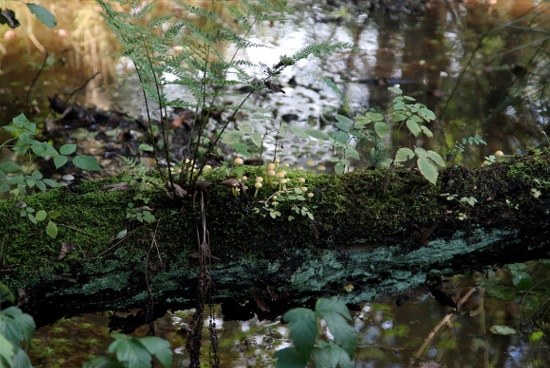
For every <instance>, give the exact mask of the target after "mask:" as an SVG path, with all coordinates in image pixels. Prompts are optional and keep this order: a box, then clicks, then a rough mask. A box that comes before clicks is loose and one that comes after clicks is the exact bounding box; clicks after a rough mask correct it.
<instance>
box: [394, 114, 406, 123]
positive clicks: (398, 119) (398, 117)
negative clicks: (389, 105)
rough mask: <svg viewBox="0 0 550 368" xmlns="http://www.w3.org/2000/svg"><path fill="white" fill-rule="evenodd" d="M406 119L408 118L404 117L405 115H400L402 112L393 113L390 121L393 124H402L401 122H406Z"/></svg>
mask: <svg viewBox="0 0 550 368" xmlns="http://www.w3.org/2000/svg"><path fill="white" fill-rule="evenodd" d="M407 118H408V116H407V115H405V114H404V113H402V112H394V113H393V114H392V120H393V122H395V123H399V122H402V121H404V120H407Z"/></svg>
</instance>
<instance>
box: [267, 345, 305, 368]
mask: <svg viewBox="0 0 550 368" xmlns="http://www.w3.org/2000/svg"><path fill="white" fill-rule="evenodd" d="M275 358H276V359H277V368H305V367H306V364H307V360H308V359H307V356H303V355H300V354H299V353H298V351H297V350H296V349H295V348H293V347H289V348H284V349H281V350H277V351H276V352H275Z"/></svg>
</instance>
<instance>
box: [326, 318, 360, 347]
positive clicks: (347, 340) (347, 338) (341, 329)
mask: <svg viewBox="0 0 550 368" xmlns="http://www.w3.org/2000/svg"><path fill="white" fill-rule="evenodd" d="M323 318H324V320H325V321H326V322H327V327H328V329H329V331H330V333H331V334H332V336H334V342H335V343H336V344H338V345H339V346H340V347H341V348H342V349H344V350H345V351H346V352H347V353H348V354H350V355H351V354H353V353H354V352H355V346H356V344H357V333H356V332H355V330H354V329H353V327H352V326H350V325H349V324H348V322H347V321H346V319H345V318H344V317H343V316H342V315H341V314H339V313H325V315H324V317H323Z"/></svg>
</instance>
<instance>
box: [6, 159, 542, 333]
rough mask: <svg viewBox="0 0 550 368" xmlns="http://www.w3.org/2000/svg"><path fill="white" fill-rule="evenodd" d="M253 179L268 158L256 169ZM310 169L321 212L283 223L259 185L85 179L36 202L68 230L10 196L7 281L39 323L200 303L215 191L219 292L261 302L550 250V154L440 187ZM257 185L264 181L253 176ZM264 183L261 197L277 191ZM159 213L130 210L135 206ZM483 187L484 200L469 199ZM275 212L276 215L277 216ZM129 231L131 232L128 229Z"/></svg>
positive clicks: (398, 289) (465, 173) (414, 281)
mask: <svg viewBox="0 0 550 368" xmlns="http://www.w3.org/2000/svg"><path fill="white" fill-rule="evenodd" d="M243 170H244V171H245V172H246V173H247V174H248V177H249V178H251V179H249V180H250V182H251V183H252V182H253V178H254V176H255V175H259V174H260V171H261V170H262V169H261V168H258V167H246V168H245V169H243ZM304 175H305V176H306V185H307V186H308V188H309V190H310V191H311V192H312V193H314V197H313V198H312V199H311V201H310V202H307V206H308V208H309V209H310V210H311V212H312V213H313V214H314V220H311V219H309V218H308V217H307V216H304V217H302V216H297V215H295V218H294V220H292V221H289V220H288V218H287V216H288V215H289V214H292V212H291V211H290V209H289V208H286V209H285V205H284V204H281V207H280V211H281V213H282V216H281V217H279V218H276V219H272V218H271V217H270V216H262V215H261V214H257V213H255V211H254V208H257V207H259V206H261V204H259V203H258V201H257V200H256V199H254V198H253V195H254V192H253V190H250V189H249V190H248V192H247V193H241V194H239V195H238V196H235V195H234V194H233V193H232V191H231V189H230V188H228V187H226V186H224V185H222V184H221V181H222V179H220V180H219V182H217V183H216V182H214V183H213V184H212V185H210V186H209V187H208V189H206V190H205V191H204V192H200V193H197V194H196V195H194V196H190V197H189V198H187V199H184V200H175V199H173V198H172V197H170V195H169V194H168V193H167V191H166V190H165V189H164V188H158V189H157V190H151V191H143V192H138V191H136V190H134V189H135V188H134V189H121V188H118V189H119V190H112V189H113V188H115V189H116V188H117V187H116V186H114V187H113V186H109V187H107V186H106V184H112V183H116V182H117V181H120V178H109V179H102V180H99V181H91V180H89V181H84V182H82V183H80V184H79V185H75V186H70V187H66V188H61V189H56V190H51V191H48V192H46V193H38V194H35V195H32V196H29V197H28V198H26V199H25V203H26V204H27V206H30V207H33V208H34V209H36V210H41V209H44V210H47V211H57V213H58V214H59V217H58V218H56V219H55V220H54V221H55V222H56V223H57V226H58V229H59V231H58V234H57V237H56V238H55V239H52V238H51V237H49V236H47V235H46V231H45V225H46V224H45V223H46V222H48V221H49V220H48V219H47V220H46V221H44V222H40V223H38V224H37V225H35V224H33V223H31V222H30V221H28V220H27V219H26V218H21V217H20V214H19V212H20V208H19V207H20V205H19V206H18V204H17V203H14V202H13V201H9V200H2V201H0V230H1V233H2V247H1V249H0V251H1V254H0V256H1V268H0V279H1V280H2V282H4V283H5V284H6V285H8V287H10V288H11V289H12V290H13V291H14V292H15V293H16V295H18V303H19V304H20V306H21V308H22V309H23V310H24V311H26V312H28V313H31V314H32V315H33V316H34V317H35V319H36V320H37V321H38V323H39V324H42V323H46V322H49V321H52V320H55V319H57V318H59V317H61V316H70V315H75V314H79V313H83V312H93V311H100V310H127V309H130V308H142V307H144V306H145V305H150V303H151V302H152V303H154V305H155V309H154V311H155V313H157V314H162V313H164V312H165V311H166V310H167V309H168V308H185V307H191V306H193V303H194V300H195V297H196V289H197V275H198V260H197V258H196V257H195V256H194V255H195V254H196V252H197V247H198V242H197V231H198V230H197V229H199V230H201V227H200V226H201V217H200V206H199V202H200V198H201V193H202V194H203V195H204V199H205V208H206V222H207V228H208V232H209V240H210V247H211V253H212V257H211V265H210V272H211V276H212V280H213V284H214V290H213V294H212V298H213V299H212V300H213V301H214V302H224V303H226V304H227V305H229V304H231V303H232V302H245V301H247V300H253V301H254V302H255V304H256V305H257V306H259V307H260V309H262V310H267V309H269V308H271V309H274V308H276V305H277V304H278V303H280V302H283V301H284V302H288V301H293V302H305V301H307V300H311V299H312V298H314V297H316V296H319V295H328V294H340V295H341V297H343V298H344V299H345V300H346V301H348V302H350V303H355V302H360V301H365V300H369V299H372V298H374V297H376V296H378V295H380V294H381V293H402V292H405V291H406V290H408V289H410V288H412V287H415V286H419V285H421V284H422V283H424V282H425V280H426V277H427V275H428V274H429V273H430V272H432V273H440V274H446V273H453V272H457V271H460V270H462V269H465V268H479V269H481V268H483V267H486V266H488V265H493V264H501V263H510V262H520V261H525V260H529V259H539V258H543V257H547V256H548V252H549V250H550V247H549V245H550V225H549V223H550V221H549V220H550V215H549V213H550V197H549V195H548V193H549V190H550V151H536V152H530V153H529V154H528V155H526V156H523V157H519V158H514V159H511V160H508V161H506V162H500V163H496V164H493V165H490V166H487V167H483V168H480V169H476V170H469V169H465V168H461V167H452V168H449V169H446V170H445V171H443V172H442V173H441V174H440V178H439V181H438V184H437V185H432V184H430V183H428V182H427V181H426V180H425V179H424V178H422V176H421V175H420V174H419V173H418V172H417V171H416V170H409V169H402V170H390V171H381V170H364V171H357V172H353V173H349V174H346V175H343V176H339V177H333V176H331V175H318V174H304V173H302V172H294V171H291V172H289V174H288V176H289V178H290V180H291V182H292V181H296V182H297V178H298V177H300V176H304ZM250 186H252V185H250ZM270 190H271V192H273V190H272V189H270V188H269V185H264V188H262V192H260V193H259V194H258V195H257V197H256V198H265V197H266V196H268V195H269V191H270ZM145 197H147V198H149V199H150V201H149V203H148V206H149V207H150V208H151V209H152V210H153V213H154V214H155V216H156V218H157V221H155V222H153V223H150V224H145V225H143V224H139V223H136V221H133V222H132V221H129V220H128V219H127V205H128V203H129V202H132V203H136V205H140V203H139V199H140V198H145ZM463 197H466V198H468V197H473V198H475V200H476V201H477V202H476V203H474V202H473V201H472V200H471V199H470V202H471V203H467V201H461V200H460V199H461V198H463ZM266 213H267V212H266ZM123 229H128V233H127V235H126V236H125V237H124V238H122V239H117V234H118V233H119V232H120V231H121V230H123Z"/></svg>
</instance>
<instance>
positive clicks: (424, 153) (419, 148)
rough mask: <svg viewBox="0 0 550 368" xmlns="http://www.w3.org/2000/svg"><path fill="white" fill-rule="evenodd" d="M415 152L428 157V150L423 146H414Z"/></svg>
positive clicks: (419, 155)
mask: <svg viewBox="0 0 550 368" xmlns="http://www.w3.org/2000/svg"><path fill="white" fill-rule="evenodd" d="M414 153H416V155H417V156H418V157H424V158H426V157H428V152H427V151H426V150H425V149H424V148H422V147H414Z"/></svg>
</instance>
